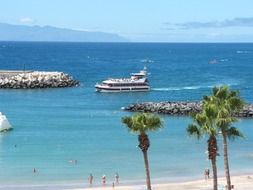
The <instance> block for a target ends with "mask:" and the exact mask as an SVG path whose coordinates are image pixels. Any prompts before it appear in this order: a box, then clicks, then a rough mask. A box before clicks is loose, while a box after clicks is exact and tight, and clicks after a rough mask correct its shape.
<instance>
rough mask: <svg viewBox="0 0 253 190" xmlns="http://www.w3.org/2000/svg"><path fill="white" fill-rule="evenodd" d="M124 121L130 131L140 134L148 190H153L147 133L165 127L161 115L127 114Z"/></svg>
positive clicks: (140, 146)
mask: <svg viewBox="0 0 253 190" xmlns="http://www.w3.org/2000/svg"><path fill="white" fill-rule="evenodd" d="M122 123H123V124H125V125H126V127H127V128H128V130H129V131H131V132H134V133H137V134H138V140H139V145H138V146H139V148H140V149H141V151H142V153H143V157H144V163H145V171H146V183H147V190H151V181H150V171H149V163H148V154H147V152H148V148H149V146H150V141H149V138H148V135H147V132H149V131H156V130H158V129H159V128H161V127H163V124H162V121H161V119H160V117H159V116H156V115H153V114H148V113H137V114H135V115H133V116H130V117H129V116H126V117H123V118H122Z"/></svg>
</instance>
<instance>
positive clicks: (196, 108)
mask: <svg viewBox="0 0 253 190" xmlns="http://www.w3.org/2000/svg"><path fill="white" fill-rule="evenodd" d="M201 105H202V103H201V102H169V101H168V102H144V103H136V104H130V105H129V106H127V107H124V108H123V109H124V110H126V111H133V112H151V113H161V114H168V115H190V114H192V113H198V112H200V111H201ZM235 116H236V117H252V118H253V104H247V105H246V106H245V107H244V108H243V110H241V111H240V112H239V113H235Z"/></svg>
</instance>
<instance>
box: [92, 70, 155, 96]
mask: <svg viewBox="0 0 253 190" xmlns="http://www.w3.org/2000/svg"><path fill="white" fill-rule="evenodd" d="M147 75H148V73H147V68H146V67H144V69H143V70H141V71H140V72H138V73H132V74H131V77H130V78H120V79H113V78H109V79H107V80H105V81H103V82H102V83H100V84H96V85H95V88H96V91H97V92H142V91H149V90H150V86H149V81H148V77H147Z"/></svg>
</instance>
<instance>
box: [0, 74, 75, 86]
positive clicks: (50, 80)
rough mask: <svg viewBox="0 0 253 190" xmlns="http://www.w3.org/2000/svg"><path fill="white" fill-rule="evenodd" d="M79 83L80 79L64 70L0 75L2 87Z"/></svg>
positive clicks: (73, 84) (70, 84)
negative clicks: (74, 77)
mask: <svg viewBox="0 0 253 190" xmlns="http://www.w3.org/2000/svg"><path fill="white" fill-rule="evenodd" d="M78 84H79V82H78V81H76V80H74V79H73V78H72V77H71V76H69V75H68V74H65V73H63V72H42V71H32V72H24V73H21V72H20V73H18V74H16V75H13V74H12V75H11V76H8V75H5V76H4V77H3V76H2V77H0V88H13V89H27V88H28V89H32V88H63V87H72V86H76V85H78Z"/></svg>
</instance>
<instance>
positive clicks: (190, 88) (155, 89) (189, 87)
mask: <svg viewBox="0 0 253 190" xmlns="http://www.w3.org/2000/svg"><path fill="white" fill-rule="evenodd" d="M222 85H225V83H224V84H216V85H210V86H185V87H169V88H152V89H151V90H153V91H179V90H198V89H207V88H210V89H211V88H213V87H215V86H222ZM226 85H227V86H229V87H231V86H236V85H237V84H236V83H235V84H226Z"/></svg>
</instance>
